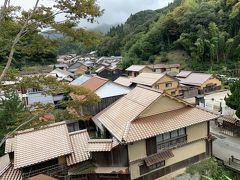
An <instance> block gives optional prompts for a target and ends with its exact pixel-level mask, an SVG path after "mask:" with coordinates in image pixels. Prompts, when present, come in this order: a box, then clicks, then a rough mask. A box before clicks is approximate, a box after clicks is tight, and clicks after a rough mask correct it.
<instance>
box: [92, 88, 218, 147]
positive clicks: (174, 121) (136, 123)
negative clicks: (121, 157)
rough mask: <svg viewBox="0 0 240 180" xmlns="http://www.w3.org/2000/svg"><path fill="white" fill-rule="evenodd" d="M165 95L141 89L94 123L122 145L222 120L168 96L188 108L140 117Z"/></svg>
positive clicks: (117, 103) (109, 108) (109, 109)
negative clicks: (103, 128)
mask: <svg viewBox="0 0 240 180" xmlns="http://www.w3.org/2000/svg"><path fill="white" fill-rule="evenodd" d="M161 95H162V93H161V92H159V91H157V90H153V89H151V88H147V87H143V86H137V87H136V88H135V89H133V90H132V91H130V93H128V94H127V95H126V96H124V97H122V98H121V99H119V100H118V101H116V102H115V103H114V104H113V105H112V106H110V107H108V108H106V109H105V110H104V111H102V112H100V113H99V114H97V115H96V116H95V117H94V118H93V120H94V122H95V121H96V122H97V123H98V124H99V123H101V124H102V125H103V126H104V127H105V128H107V129H108V130H109V131H110V133H111V134H113V135H114V137H116V138H117V139H118V140H119V141H120V142H126V143H131V142H135V141H139V140H142V139H146V138H150V137H153V136H156V135H159V134H162V133H165V132H170V131H173V130H176V129H179V128H183V127H187V126H191V125H194V124H197V123H201V122H205V121H209V120H211V119H215V118H217V117H218V115H216V114H213V113H210V112H207V111H204V110H202V109H200V108H196V107H192V106H190V104H188V103H185V102H184V101H181V100H178V99H176V98H173V97H170V96H169V95H166V96H168V97H169V98H172V99H176V100H178V101H181V102H183V103H184V104H185V105H186V107H185V108H181V109H178V110H174V111H169V112H165V113H159V114H156V115H152V116H147V117H143V118H138V116H139V115H140V114H141V113H142V112H143V111H144V110H145V109H147V108H148V107H149V105H151V104H152V103H153V102H155V101H156V100H157V99H158V98H159V97H160V96H161ZM163 106H164V104H163Z"/></svg>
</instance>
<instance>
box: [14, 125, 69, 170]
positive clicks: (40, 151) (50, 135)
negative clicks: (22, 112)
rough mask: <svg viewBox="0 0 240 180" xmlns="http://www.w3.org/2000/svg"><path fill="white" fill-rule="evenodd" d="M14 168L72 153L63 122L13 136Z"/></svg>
mask: <svg viewBox="0 0 240 180" xmlns="http://www.w3.org/2000/svg"><path fill="white" fill-rule="evenodd" d="M15 139H16V141H15V142H16V144H15V151H14V168H15V169H17V168H22V167H26V166H30V165H33V164H37V163H40V162H44V161H47V160H50V159H54V158H57V157H60V156H64V155H67V154H70V153H72V152H73V150H72V146H71V142H70V138H69V135H68V129H67V125H66V123H65V122H60V123H55V124H52V125H49V126H46V127H45V128H41V129H39V130H33V131H23V132H22V133H18V134H17V135H16V136H15Z"/></svg>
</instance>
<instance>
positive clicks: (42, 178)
mask: <svg viewBox="0 0 240 180" xmlns="http://www.w3.org/2000/svg"><path fill="white" fill-rule="evenodd" d="M28 180H57V179H56V178H53V177H50V176H47V175H45V174H39V175H37V176H33V177H30V178H29V179H28Z"/></svg>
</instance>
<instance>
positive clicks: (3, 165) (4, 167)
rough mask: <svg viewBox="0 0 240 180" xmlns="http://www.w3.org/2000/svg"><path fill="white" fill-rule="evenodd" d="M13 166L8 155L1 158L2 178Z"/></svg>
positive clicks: (0, 171)
mask: <svg viewBox="0 0 240 180" xmlns="http://www.w3.org/2000/svg"><path fill="white" fill-rule="evenodd" d="M10 165H11V162H10V158H9V155H8V154H6V155H4V156H2V157H0V177H1V175H2V174H3V173H4V172H5V171H6V170H7V169H8V168H9V166H10Z"/></svg>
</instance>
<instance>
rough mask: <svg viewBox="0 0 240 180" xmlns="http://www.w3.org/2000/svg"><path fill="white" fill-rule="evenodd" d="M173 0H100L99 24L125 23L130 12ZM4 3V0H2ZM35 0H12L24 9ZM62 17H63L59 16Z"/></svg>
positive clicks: (47, 2) (46, 0) (43, 1)
mask: <svg viewBox="0 0 240 180" xmlns="http://www.w3.org/2000/svg"><path fill="white" fill-rule="evenodd" d="M172 1H173V0H98V1H97V2H98V4H99V5H100V6H101V8H102V9H104V15H103V16H102V17H101V18H99V19H98V22H99V24H109V25H115V24H119V23H123V22H125V21H126V20H127V18H128V17H129V16H130V14H134V13H136V12H138V11H141V10H147V9H159V8H162V7H164V6H167V5H168V3H170V2H172ZM0 2H1V3H2V2H3V0H0ZM34 2H35V0H11V3H12V4H13V5H20V6H22V7H23V8H24V9H29V8H31V7H33V6H34ZM40 4H45V5H51V4H52V0H41V1H40ZM58 18H62V17H58ZM97 25H98V24H97V23H94V24H90V23H85V22H84V23H83V26H86V27H94V26H97Z"/></svg>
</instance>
